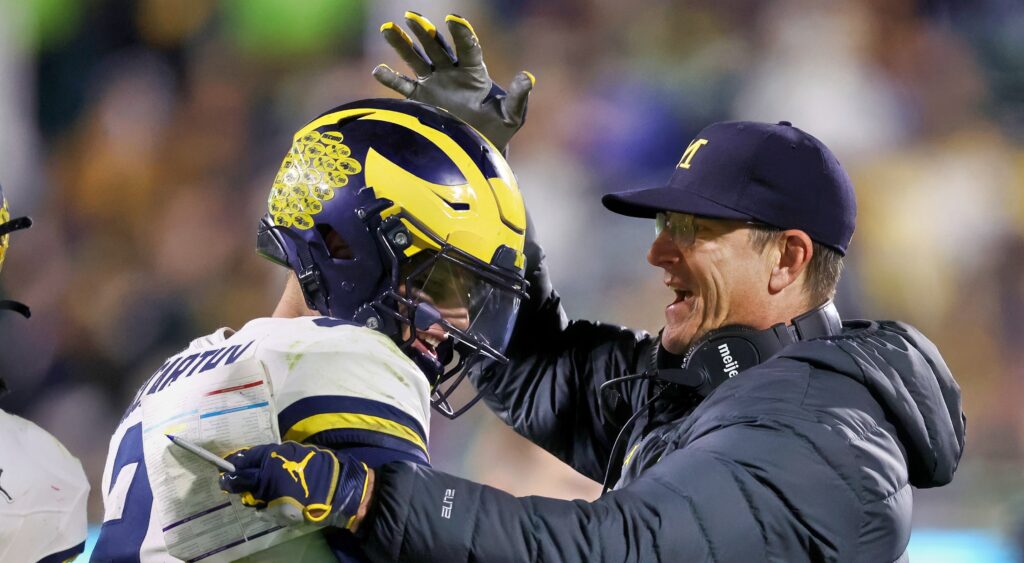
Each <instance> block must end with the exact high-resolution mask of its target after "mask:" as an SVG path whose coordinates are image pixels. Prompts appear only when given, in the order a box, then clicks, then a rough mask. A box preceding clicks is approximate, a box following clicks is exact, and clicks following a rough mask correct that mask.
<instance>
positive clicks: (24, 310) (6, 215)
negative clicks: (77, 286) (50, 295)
mask: <svg viewBox="0 0 1024 563" xmlns="http://www.w3.org/2000/svg"><path fill="white" fill-rule="evenodd" d="M31 226H32V219H29V218H28V217H16V218H14V219H11V213H10V211H9V210H8V209H7V199H6V198H5V197H4V191H3V187H0V270H3V266H4V260H5V259H6V258H7V249H8V248H10V244H11V242H10V241H11V233H13V232H14V231H20V230H23V229H27V228H29V227H31ZM3 309H6V310H9V311H14V312H16V313H18V314H20V315H22V316H23V317H25V318H28V317H30V316H32V312H31V310H30V309H29V308H28V306H27V305H25V304H23V303H19V302H17V301H6V300H3V301H0V310H3Z"/></svg>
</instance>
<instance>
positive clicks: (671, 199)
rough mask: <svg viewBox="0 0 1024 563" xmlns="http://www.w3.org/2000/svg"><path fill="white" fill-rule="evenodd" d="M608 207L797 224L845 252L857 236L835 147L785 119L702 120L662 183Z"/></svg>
mask: <svg viewBox="0 0 1024 563" xmlns="http://www.w3.org/2000/svg"><path fill="white" fill-rule="evenodd" d="M601 201H602V203H604V206H605V207H607V208H608V209H609V210H611V211H613V212H615V213H619V214H622V215H628V216H630V217H647V218H653V217H654V215H655V214H656V213H658V212H659V211H676V212H679V213H692V214H694V215H703V216H706V217H715V218H720V219H738V220H743V221H757V222H760V223H765V224H768V225H772V226H774V227H778V228H781V229H800V230H801V231H804V232H806V233H807V234H808V236H810V237H811V239H812V240H814V241H815V242H818V243H821V244H824V245H825V246H829V247H832V248H834V249H836V250H837V251H839V252H840V253H841V254H844V255H845V254H846V248H847V246H848V245H849V244H850V238H851V237H852V236H853V229H854V223H855V222H856V218H857V200H856V198H855V196H854V193H853V183H852V182H850V177H849V176H847V174H846V171H845V170H843V167H842V166H841V165H840V164H839V161H838V160H837V159H836V157H835V155H833V154H832V151H830V150H828V147H826V146H825V144H824V143H822V142H821V141H819V140H818V139H816V138H814V137H813V136H811V135H809V134H807V133H805V132H804V131H801V130H800V129H797V128H796V127H793V126H792V125H791V124H790V123H789V122H788V121H782V122H779V123H778V124H777V125H771V124H768V123H757V122H753V121H727V122H721V123H713V124H711V125H709V126H707V127H705V128H704V129H703V130H702V131H701V132H700V133H699V134H698V135H697V138H696V139H694V140H693V142H691V143H690V145H689V146H688V147H687V148H686V151H685V152H684V153H683V156H682V158H680V159H679V163H678V164H677V165H676V169H675V171H674V172H673V173H672V178H671V179H670V180H669V182H668V184H667V185H665V186H661V187H657V188H646V189H642V190H631V191H625V192H618V193H613V194H608V195H606V196H604V197H603V198H602V199H601Z"/></svg>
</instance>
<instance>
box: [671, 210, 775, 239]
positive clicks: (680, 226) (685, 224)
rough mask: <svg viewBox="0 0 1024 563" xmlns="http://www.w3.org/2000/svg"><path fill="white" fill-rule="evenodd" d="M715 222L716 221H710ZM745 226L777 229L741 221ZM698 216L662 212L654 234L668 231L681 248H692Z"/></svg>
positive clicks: (762, 224)
mask: <svg viewBox="0 0 1024 563" xmlns="http://www.w3.org/2000/svg"><path fill="white" fill-rule="evenodd" d="M709 220H714V219H709ZM740 223H742V224H743V225H747V226H751V227H760V228H768V229H777V227H772V226H771V225H768V224H766V223H761V222H759V221H740ZM697 227H698V225H697V216H696V215H692V214H690V213H676V212H674V211H660V212H658V213H657V214H655V216H654V234H655V236H656V237H657V236H659V235H661V232H662V231H665V230H668V235H669V238H671V239H672V242H674V243H676V245H678V246H680V247H686V246H690V245H691V244H693V243H694V241H695V240H697Z"/></svg>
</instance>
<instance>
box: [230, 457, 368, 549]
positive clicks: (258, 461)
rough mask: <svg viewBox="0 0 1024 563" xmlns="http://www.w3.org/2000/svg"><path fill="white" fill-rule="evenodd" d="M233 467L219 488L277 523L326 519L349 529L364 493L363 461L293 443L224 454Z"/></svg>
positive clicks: (364, 473)
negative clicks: (265, 512)
mask: <svg viewBox="0 0 1024 563" xmlns="http://www.w3.org/2000/svg"><path fill="white" fill-rule="evenodd" d="M224 459H226V460H227V461H229V462H231V463H233V464H234V466H235V470H234V471H233V472H228V473H222V474H221V476H220V488H221V489H223V490H224V491H226V492H229V493H234V494H237V495H241V500H242V504H244V505H246V506H253V507H256V509H257V510H266V511H267V513H268V514H269V515H270V516H271V517H272V518H274V519H275V520H276V521H278V522H279V523H281V524H297V523H299V522H303V521H306V522H317V523H318V522H326V523H327V524H328V525H331V526H336V527H339V528H348V529H350V530H351V526H352V523H353V521H354V519H355V516H356V513H357V512H358V511H359V505H360V503H361V502H362V500H363V497H364V496H365V495H366V473H367V468H366V465H365V464H363V463H362V462H360V461H359V460H357V459H355V458H354V457H352V456H350V455H348V454H344V453H340V452H334V451H331V450H326V449H322V448H318V447H315V446H307V445H304V444H299V443H297V442H285V443H283V444H266V445H262V446H254V447H251V448H244V449H242V450H239V451H236V452H234V453H232V454H229V455H227V456H225V458H224Z"/></svg>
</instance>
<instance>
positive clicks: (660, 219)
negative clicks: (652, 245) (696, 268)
mask: <svg viewBox="0 0 1024 563" xmlns="http://www.w3.org/2000/svg"><path fill="white" fill-rule="evenodd" d="M665 230H667V231H668V236H669V238H671V239H672V242H674V243H676V244H677V245H679V246H690V245H691V244H693V241H694V240H696V238H697V221H696V217H694V216H693V215H691V214H689V213H674V212H671V211H661V212H658V213H657V214H656V215H655V216H654V236H656V237H657V236H660V235H661V232H662V231H665Z"/></svg>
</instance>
